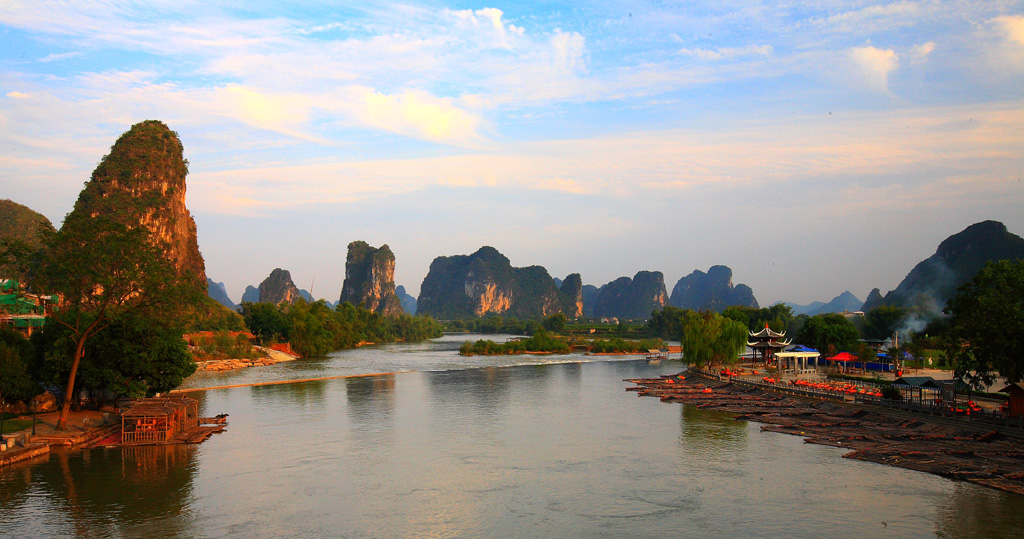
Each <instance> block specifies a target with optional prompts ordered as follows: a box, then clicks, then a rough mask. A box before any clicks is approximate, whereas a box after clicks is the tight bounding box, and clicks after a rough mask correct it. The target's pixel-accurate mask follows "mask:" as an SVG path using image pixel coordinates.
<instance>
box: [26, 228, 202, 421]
mask: <svg viewBox="0 0 1024 539" xmlns="http://www.w3.org/2000/svg"><path fill="white" fill-rule="evenodd" d="M154 243H156V242H153V241H152V240H151V238H150V234H149V231H148V230H147V229H146V228H145V227H143V226H135V227H128V226H126V225H124V224H122V223H119V222H117V220H115V218H114V217H113V216H110V215H106V214H100V215H85V214H77V215H75V214H72V215H69V216H68V218H67V219H66V220H65V222H64V225H63V226H62V227H61V229H60V231H59V232H56V233H54V234H52V235H51V236H50V237H48V238H46V240H45V242H44V245H43V248H42V250H41V251H40V252H39V253H38V255H37V256H36V257H35V258H34V260H33V262H34V265H35V268H34V269H33V271H32V272H31V285H32V288H33V289H34V290H36V291H45V292H46V293H49V294H57V295H59V296H60V298H61V301H60V304H59V306H58V308H57V310H56V311H55V312H53V313H50V316H49V321H50V323H57V324H59V325H61V326H63V327H64V328H65V329H66V330H67V332H68V335H69V337H70V339H71V340H72V341H73V343H74V347H73V349H74V351H73V352H72V354H71V363H70V367H69V371H68V378H67V385H66V388H67V389H66V391H65V393H64V403H63V406H62V407H61V411H60V416H59V418H58V420H57V428H58V429H64V428H66V427H67V418H68V413H69V412H70V409H71V398H72V395H74V391H75V377H76V376H77V375H78V369H79V365H80V364H81V362H82V359H83V357H84V355H85V350H86V346H85V345H86V343H87V342H88V341H89V339H90V338H91V337H93V336H95V335H96V334H97V333H99V332H100V331H103V330H104V329H105V328H106V327H107V326H109V325H110V324H111V322H112V321H114V320H117V319H119V318H120V317H123V316H126V315H132V316H138V317H155V318H154V319H160V320H166V319H168V318H171V317H174V316H176V315H177V314H178V313H179V312H180V307H181V306H182V305H184V304H187V303H191V302H193V301H194V300H195V299H196V297H198V296H197V294H198V293H199V291H198V290H197V289H196V287H195V285H194V283H193V282H192V281H193V280H192V279H189V278H187V277H182V276H181V275H180V274H179V273H178V272H177V271H176V270H175V269H174V267H173V266H172V264H171V262H170V261H169V260H167V258H166V257H165V256H164V251H163V249H161V248H159V247H158V245H159V243H156V245H154Z"/></svg>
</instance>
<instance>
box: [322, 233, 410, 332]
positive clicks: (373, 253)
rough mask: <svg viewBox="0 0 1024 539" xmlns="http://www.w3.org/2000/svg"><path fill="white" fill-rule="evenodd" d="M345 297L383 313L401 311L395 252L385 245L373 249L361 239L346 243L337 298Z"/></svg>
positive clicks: (344, 299) (391, 313) (397, 313)
mask: <svg viewBox="0 0 1024 539" xmlns="http://www.w3.org/2000/svg"><path fill="white" fill-rule="evenodd" d="M346 301H347V302H349V303H351V304H352V305H360V304H362V305H363V307H365V308H366V309H369V310H371V311H373V312H376V313H380V314H383V315H385V316H396V315H399V314H402V312H403V309H402V305H401V302H400V301H399V299H398V296H397V295H396V294H395V255H394V254H393V253H392V252H391V249H390V248H389V247H388V246H387V245H382V246H381V247H380V248H379V249H376V248H373V247H370V246H369V245H368V244H367V243H366V242H364V241H354V242H352V243H350V244H348V258H346V260H345V282H344V283H343V284H342V287H341V298H340V299H339V300H338V302H339V303H342V302H346Z"/></svg>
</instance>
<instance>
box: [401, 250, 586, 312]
mask: <svg viewBox="0 0 1024 539" xmlns="http://www.w3.org/2000/svg"><path fill="white" fill-rule="evenodd" d="M416 307H417V313H419V314H429V315H431V316H434V317H436V318H440V319H447V320H451V319H464V318H471V317H477V316H484V315H486V314H491V313H493V314H500V315H506V316H514V317H516V318H540V317H543V316H547V315H550V314H553V313H556V312H565V313H567V314H569V313H570V312H571V311H573V310H574V309H575V307H571V308H570V306H569V305H567V301H566V299H565V297H564V296H563V294H562V293H561V292H560V291H559V290H558V288H556V287H555V281H554V279H552V278H551V275H550V274H548V271H547V270H546V269H544V268H543V267H541V266H530V267H526V268H514V267H512V264H511V262H510V261H509V259H508V258H506V257H505V256H504V255H502V254H501V253H499V252H498V250H497V249H495V248H493V247H487V246H485V247H481V248H480V249H479V250H477V251H476V252H475V253H473V254H471V255H455V256H439V257H437V258H435V259H434V261H433V262H431V264H430V271H429V272H428V273H427V276H426V277H425V278H424V279H423V285H422V286H420V297H419V299H418V300H417V302H416Z"/></svg>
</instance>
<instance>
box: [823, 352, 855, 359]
mask: <svg viewBox="0 0 1024 539" xmlns="http://www.w3.org/2000/svg"><path fill="white" fill-rule="evenodd" d="M825 359H826V360H828V361H857V356H855V355H853V354H851V353H849V352H839V353H838V354H836V355H834V356H832V357H827V358H825Z"/></svg>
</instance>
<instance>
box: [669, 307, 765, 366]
mask: <svg viewBox="0 0 1024 539" xmlns="http://www.w3.org/2000/svg"><path fill="white" fill-rule="evenodd" d="M747 336H748V332H747V326H745V325H743V323H742V322H737V321H735V320H732V319H730V318H726V317H724V316H722V315H720V314H718V313H714V312H708V311H701V312H694V311H686V312H685V313H684V314H683V335H682V338H681V339H680V341H681V344H682V347H683V358H685V360H686V362H687V363H689V364H691V365H693V366H694V367H697V368H700V367H702V366H704V365H708V364H711V363H731V362H733V361H735V360H736V359H737V358H738V356H739V354H740V352H741V351H742V350H743V346H744V345H745V344H746V342H747Z"/></svg>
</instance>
